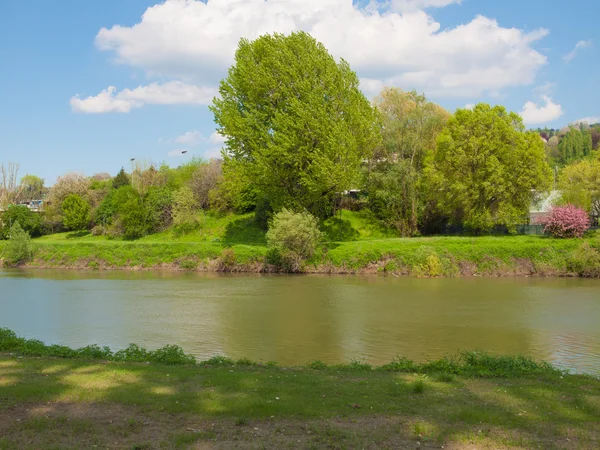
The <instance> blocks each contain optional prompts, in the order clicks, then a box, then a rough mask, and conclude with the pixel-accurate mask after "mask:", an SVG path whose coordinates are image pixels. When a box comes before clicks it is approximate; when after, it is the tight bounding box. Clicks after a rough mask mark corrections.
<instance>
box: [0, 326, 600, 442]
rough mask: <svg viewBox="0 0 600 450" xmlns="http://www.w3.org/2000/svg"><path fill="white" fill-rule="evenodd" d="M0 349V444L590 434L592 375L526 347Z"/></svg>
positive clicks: (0, 339) (2, 343) (518, 438)
mask: <svg viewBox="0 0 600 450" xmlns="http://www.w3.org/2000/svg"><path fill="white" fill-rule="evenodd" d="M2 352H4V353H2ZM7 352H10V353H11V354H8V353H7ZM70 352H75V353H70ZM0 353H2V354H0V386H2V391H1V394H0V448H3V449H5V448H7V449H8V448H40V447H42V446H43V447H45V448H49V447H55V448H81V446H82V443H86V445H89V446H94V445H95V446H97V447H99V448H103V447H104V448H106V447H108V448H137V449H152V448H233V447H236V448H273V449H279V448H394V449H397V448H446V449H459V448H490V449H498V448H524V449H525V448H527V449H529V448H589V449H592V448H598V446H599V445H600V423H599V422H598V420H597V418H598V417H599V416H600V380H598V379H596V378H592V377H588V376H581V375H567V374H565V373H562V372H560V371H558V370H556V369H554V368H552V367H550V366H548V365H545V364H538V363H535V362H533V361H531V360H529V359H527V358H515V357H491V356H487V355H478V354H464V355H463V359H462V360H461V361H454V362H452V361H451V360H440V361H435V362H430V363H426V364H414V363H409V362H408V361H407V360H398V361H396V362H395V363H394V364H388V365H386V366H383V367H380V368H377V369H374V368H372V367H370V366H368V365H366V364H360V363H352V364H348V365H340V366H326V365H324V364H322V363H318V362H313V363H311V364H308V365H306V366H303V367H277V366H275V365H270V364H255V363H252V362H251V361H247V360H241V361H237V362H235V361H231V360H228V359H225V358H213V359H212V360H209V361H206V362H203V363H199V364H194V363H193V361H192V360H190V359H186V358H185V355H184V354H183V353H182V352H178V351H177V350H176V348H174V347H165V348H164V349H162V350H157V351H155V352H149V353H148V352H146V353H145V354H143V352H142V349H140V348H139V347H130V348H129V350H128V351H126V352H121V353H120V354H119V352H117V353H116V354H113V353H112V352H111V353H110V354H109V353H108V351H107V350H106V349H102V348H99V347H87V348H85V349H81V350H79V351H76V350H70V349H67V348H66V347H60V346H44V345H43V344H42V343H39V342H37V341H26V340H23V339H19V338H16V337H14V334H11V333H10V332H8V331H7V330H4V331H3V333H2V335H1V336H0ZM36 354H38V355H40V354H41V355H42V356H41V357H35V356H33V355H36ZM117 354H119V356H115V355H117ZM23 355H25V356H23ZM51 355H54V357H52V356H51ZM57 355H63V356H68V357H67V358H56V356H57ZM169 355H170V359H169ZM469 355H470V356H469ZM136 360H137V361H140V362H134V361H136ZM142 361H145V362H142ZM167 363H170V365H168V364H167Z"/></svg>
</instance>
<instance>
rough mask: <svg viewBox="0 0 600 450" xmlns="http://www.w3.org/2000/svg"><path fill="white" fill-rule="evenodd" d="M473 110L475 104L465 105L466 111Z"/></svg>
mask: <svg viewBox="0 0 600 450" xmlns="http://www.w3.org/2000/svg"><path fill="white" fill-rule="evenodd" d="M473 108H475V104H474V103H467V104H466V105H465V109H473Z"/></svg>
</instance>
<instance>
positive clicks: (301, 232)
mask: <svg viewBox="0 0 600 450" xmlns="http://www.w3.org/2000/svg"><path fill="white" fill-rule="evenodd" d="M321 239H322V234H321V231H320V230H319V226H318V222H317V219H316V218H315V217H314V216H312V215H311V214H309V213H308V212H306V211H305V212H301V213H294V212H292V211H288V210H287V209H285V208H284V209H283V210H282V211H281V212H279V213H277V214H275V216H274V217H273V220H272V221H271V226H270V227H269V231H268V232H267V243H268V246H269V247H270V248H271V249H273V250H271V251H272V252H273V251H277V252H279V254H280V255H281V256H282V257H283V258H285V259H288V260H292V261H293V262H294V264H293V266H294V267H295V269H296V270H298V269H299V265H300V263H301V262H302V261H303V260H306V259H309V258H311V257H312V256H313V255H314V254H315V252H316V250H317V248H318V245H319V242H320V241H321ZM296 270H294V271H296Z"/></svg>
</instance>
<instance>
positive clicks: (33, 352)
mask: <svg viewBox="0 0 600 450" xmlns="http://www.w3.org/2000/svg"><path fill="white" fill-rule="evenodd" d="M0 352H14V353H18V354H19V355H26V356H49V357H57V358H81V359H101V360H107V361H123V362H148V363H155V364H163V365H169V366H176V365H194V364H196V358H194V357H193V356H192V355H188V354H186V353H185V352H184V351H183V350H182V349H181V348H180V347H178V346H176V345H166V346H164V347H162V348H159V349H157V350H146V349H145V348H143V347H140V346H138V345H136V344H130V345H129V347H127V348H125V349H123V350H119V351H117V352H115V353H113V352H112V351H111V350H110V348H108V347H99V346H97V345H88V346H87V347H83V348H80V349H71V348H69V347H65V346H63V345H46V344H44V343H43V342H41V341H39V340H36V339H25V338H21V337H17V335H16V334H15V333H14V332H13V331H11V330H9V329H8V328H0Z"/></svg>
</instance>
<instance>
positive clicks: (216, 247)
mask: <svg viewBox="0 0 600 450" xmlns="http://www.w3.org/2000/svg"><path fill="white" fill-rule="evenodd" d="M201 223H202V226H201V228H200V229H199V230H196V231H194V232H191V233H188V234H186V235H177V234H175V233H174V232H173V230H167V231H165V232H162V233H158V234H154V235H150V236H146V237H144V238H142V239H139V240H137V241H124V240H121V239H108V238H107V237H106V236H92V235H90V234H84V235H81V234H77V233H60V234H54V235H50V236H44V237H42V238H39V239H34V241H33V242H34V250H35V258H34V261H33V262H32V263H30V264H29V265H30V266H32V267H63V268H91V269H96V268H110V269H116V268H121V269H123V268H124V269H131V268H134V269H136V268H147V269H163V270H234V271H250V272H261V271H262V272H265V271H269V272H270V271H276V270H277V268H276V267H272V266H269V265H268V264H267V260H266V259H265V255H266V254H267V247H266V238H265V232H264V230H261V229H260V228H259V227H258V225H257V224H256V223H255V221H254V217H253V214H251V213H250V214H244V215H235V214H227V215H222V216H219V215H214V214H207V215H205V216H203V217H202V218H201ZM322 229H323V231H324V236H325V239H324V243H323V246H322V248H321V249H320V251H319V252H318V253H317V255H316V256H315V257H314V258H313V259H312V260H311V261H308V262H307V263H306V265H305V267H304V271H306V272H309V273H311V272H312V273H315V272H318V273H357V272H363V273H389V274H393V275H413V276H429V277H436V276H461V275H467V276H472V275H491V276H506V275H521V276H523V275H525V276H528V275H538V276H540V275H541V276H573V275H575V276H577V275H579V276H586V277H599V276H600V239H599V238H598V237H597V236H596V237H590V238H587V239H552V238H548V237H543V236H501V237H493V236H482V237H446V236H436V237H421V238H398V237H393V234H392V233H391V232H390V230H385V229H382V228H381V226H380V225H379V223H378V222H377V221H376V220H375V219H374V218H373V217H372V216H370V215H369V214H368V213H367V212H351V211H342V212H341V213H339V214H338V215H336V217H334V218H331V219H329V220H328V221H326V222H325V223H324V224H323V225H322ZM3 245H5V244H3V243H2V242H0V252H1V251H2V246H3Z"/></svg>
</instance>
